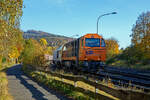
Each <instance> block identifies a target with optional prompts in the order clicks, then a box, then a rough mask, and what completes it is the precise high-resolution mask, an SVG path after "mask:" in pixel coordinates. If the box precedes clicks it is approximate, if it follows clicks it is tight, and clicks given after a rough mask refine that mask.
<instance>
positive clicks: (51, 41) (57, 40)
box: [23, 30, 71, 46]
mask: <svg viewBox="0 0 150 100" xmlns="http://www.w3.org/2000/svg"><path fill="white" fill-rule="evenodd" d="M23 37H24V38H25V39H29V38H33V39H36V40H39V39H40V38H45V39H46V40H47V42H48V45H49V46H60V45H62V44H63V43H65V42H67V41H68V40H70V39H71V38H69V37H66V36H62V35H56V34H52V33H47V32H43V31H36V30H27V31H26V32H24V34H23Z"/></svg>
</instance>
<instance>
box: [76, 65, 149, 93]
mask: <svg viewBox="0 0 150 100" xmlns="http://www.w3.org/2000/svg"><path fill="white" fill-rule="evenodd" d="M78 75H81V76H83V75H84V76H85V77H87V79H88V78H93V79H94V80H101V81H102V80H109V79H111V82H112V83H113V84H114V85H116V86H124V87H136V88H137V89H142V90H144V91H145V92H150V74H149V73H147V72H142V71H138V70H133V69H125V68H114V67H107V66H106V67H105V68H101V69H100V70H99V71H98V72H97V73H91V72H87V71H80V73H79V74H78Z"/></svg>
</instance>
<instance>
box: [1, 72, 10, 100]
mask: <svg viewBox="0 0 150 100" xmlns="http://www.w3.org/2000/svg"><path fill="white" fill-rule="evenodd" d="M0 100H13V97H12V96H11V95H10V94H9V93H8V80H7V76H6V74H5V73H4V72H0Z"/></svg>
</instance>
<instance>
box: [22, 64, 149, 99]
mask: <svg viewBox="0 0 150 100" xmlns="http://www.w3.org/2000/svg"><path fill="white" fill-rule="evenodd" d="M23 71H24V72H25V73H26V74H28V75H29V76H30V77H32V78H33V79H35V80H36V81H37V82H40V83H42V84H44V85H46V86H47V87H49V88H52V89H54V90H56V91H58V92H60V93H62V94H64V95H66V96H68V97H70V98H72V99H75V100H85V99H86V100H93V99H97V100H149V99H150V94H149V93H144V92H142V91H140V90H134V89H133V88H116V87H114V86H113V84H111V83H108V84H107V85H106V84H103V83H101V82H95V81H91V80H87V79H85V78H83V77H78V76H70V75H63V74H60V73H54V72H50V71H41V70H33V69H32V67H23Z"/></svg>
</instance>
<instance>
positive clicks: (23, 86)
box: [7, 65, 69, 100]
mask: <svg viewBox="0 0 150 100" xmlns="http://www.w3.org/2000/svg"><path fill="white" fill-rule="evenodd" d="M7 77H8V88H9V93H10V94H11V95H12V96H13V97H14V100H69V99H67V98H66V97H64V96H61V95H60V94H57V93H56V92H55V91H53V90H50V89H47V88H46V87H44V86H41V85H39V84H37V83H36V82H34V81H33V80H31V79H30V78H29V77H27V76H26V75H25V74H24V73H23V72H22V71H21V65H15V66H13V67H11V68H9V69H8V70H7Z"/></svg>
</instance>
